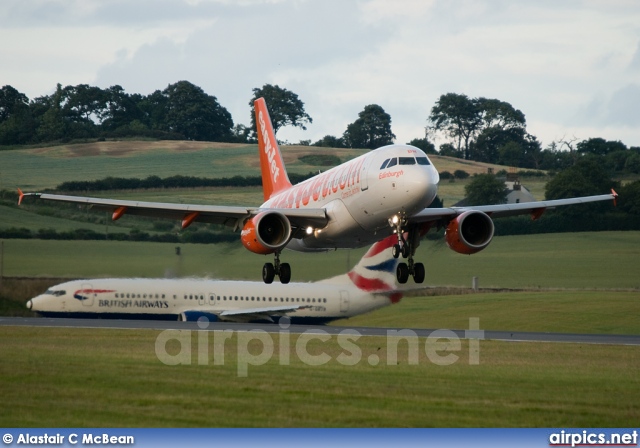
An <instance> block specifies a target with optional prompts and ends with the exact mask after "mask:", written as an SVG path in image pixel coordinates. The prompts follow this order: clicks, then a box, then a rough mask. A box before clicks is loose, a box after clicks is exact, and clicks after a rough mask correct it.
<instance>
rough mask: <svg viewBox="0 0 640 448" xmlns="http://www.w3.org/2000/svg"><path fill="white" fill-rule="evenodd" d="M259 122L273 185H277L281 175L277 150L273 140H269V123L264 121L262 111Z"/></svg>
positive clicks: (259, 113)
mask: <svg viewBox="0 0 640 448" xmlns="http://www.w3.org/2000/svg"><path fill="white" fill-rule="evenodd" d="M258 121H259V122H260V133H261V134H262V140H263V141H264V152H265V154H266V155H267V158H268V159H269V169H270V171H271V178H272V179H273V183H274V184H275V183H276V182H277V181H278V176H279V175H280V168H278V165H277V164H276V161H275V156H276V150H275V148H274V147H273V145H272V144H271V139H270V138H269V132H268V131H267V123H266V122H265V121H264V117H263V116H262V111H259V112H258Z"/></svg>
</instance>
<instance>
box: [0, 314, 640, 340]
mask: <svg viewBox="0 0 640 448" xmlns="http://www.w3.org/2000/svg"><path fill="white" fill-rule="evenodd" d="M0 325H2V326H21V327H56V328H113V329H122V330H126V329H130V330H134V329H135V330H139V329H149V330H167V329H176V330H200V329H202V328H201V327H200V326H199V325H201V324H199V323H197V322H174V321H154V320H111V319H53V318H38V317H0ZM205 329H206V330H208V331H213V330H234V331H249V330H264V331H266V332H268V333H277V332H278V331H280V330H281V328H280V326H279V325H274V324H236V323H226V322H211V323H209V324H208V325H207V327H206V328H205ZM286 329H287V331H290V332H291V333H294V334H296V333H305V332H309V333H321V332H325V333H328V334H338V333H340V332H341V331H344V330H355V331H357V332H358V333H359V334H361V335H363V336H387V332H388V331H398V330H401V329H400V328H383V327H380V328H378V327H337V326H323V325H291V326H288V327H287V328H286ZM410 330H411V331H414V332H415V334H416V335H417V336H420V337H428V336H430V335H431V333H432V332H433V331H434V329H423V328H411V329H410ZM451 331H453V332H454V333H455V334H456V335H457V336H458V337H459V338H460V339H467V338H480V339H486V340H494V341H519V342H573V343H581V344H617V345H640V335H622V334H620V335H616V334H572V333H535V332H524V331H493V330H482V329H481V330H471V331H470V330H451Z"/></svg>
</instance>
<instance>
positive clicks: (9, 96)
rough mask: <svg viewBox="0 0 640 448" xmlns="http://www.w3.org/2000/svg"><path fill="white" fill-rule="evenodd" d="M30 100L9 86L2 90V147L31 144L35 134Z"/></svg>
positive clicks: (0, 142) (0, 96) (0, 106)
mask: <svg viewBox="0 0 640 448" xmlns="http://www.w3.org/2000/svg"><path fill="white" fill-rule="evenodd" d="M35 127H36V125H35V121H34V120H33V116H32V115H31V110H30V109H29V99H28V98H27V96H26V95H25V94H23V93H20V92H18V91H17V90H16V89H14V88H13V87H11V86H9V85H7V86H4V87H2V89H1V90H0V145H15V144H24V143H29V142H30V141H31V140H32V139H33V135H34V134H35Z"/></svg>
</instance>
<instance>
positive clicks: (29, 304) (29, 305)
mask: <svg viewBox="0 0 640 448" xmlns="http://www.w3.org/2000/svg"><path fill="white" fill-rule="evenodd" d="M32 306H33V303H31V300H29V301H28V302H27V309H29V310H30V309H31V307H32Z"/></svg>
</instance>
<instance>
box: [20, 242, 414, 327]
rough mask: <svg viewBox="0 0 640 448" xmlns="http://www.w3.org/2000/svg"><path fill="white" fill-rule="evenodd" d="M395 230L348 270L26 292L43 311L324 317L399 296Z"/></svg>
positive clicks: (91, 283) (246, 318) (99, 283)
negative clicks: (330, 274)
mask: <svg viewBox="0 0 640 448" xmlns="http://www.w3.org/2000/svg"><path fill="white" fill-rule="evenodd" d="M396 241H397V238H396V237H395V235H392V236H390V237H387V238H386V239H384V240H382V241H380V242H378V243H375V244H374V245H373V246H371V248H370V249H369V250H368V251H367V253H366V254H365V255H364V256H363V257H362V259H361V260H360V261H359V263H358V264H357V265H356V266H355V267H354V268H353V269H352V270H351V271H349V272H348V273H347V274H343V275H340V276H337V277H334V278H331V279H327V280H322V281H319V282H314V283H291V284H289V285H277V284H276V285H273V286H272V287H269V288H265V287H264V285H263V284H262V283H261V282H250V281H221V280H201V279H140V278H137V279H127V278H114V279H92V280H75V281H72V282H66V283H62V284H59V285H56V286H53V287H52V288H50V289H48V290H47V291H46V292H45V293H43V294H41V295H39V296H37V297H35V298H33V299H31V300H29V301H28V302H27V308H29V309H30V310H31V311H35V312H37V313H38V314H40V315H42V316H44V317H79V318H113V319H160V320H175V319H178V320H184V321H195V320H198V319H199V318H200V317H203V316H204V317H207V318H208V319H209V321H218V320H223V321H231V322H254V321H258V322H276V321H277V320H278V319H279V318H280V317H282V316H287V317H289V318H291V321H292V322H293V323H327V322H330V321H332V320H335V319H343V318H347V317H352V316H355V315H358V314H363V313H367V312H369V311H373V310H375V309H377V308H381V307H384V306H387V305H391V304H392V303H397V302H398V301H399V300H400V299H401V298H402V291H401V290H399V285H398V284H397V282H396V275H395V272H396V266H397V264H398V260H397V259H396V258H394V257H393V251H392V247H393V245H394V244H395V243H396Z"/></svg>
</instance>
